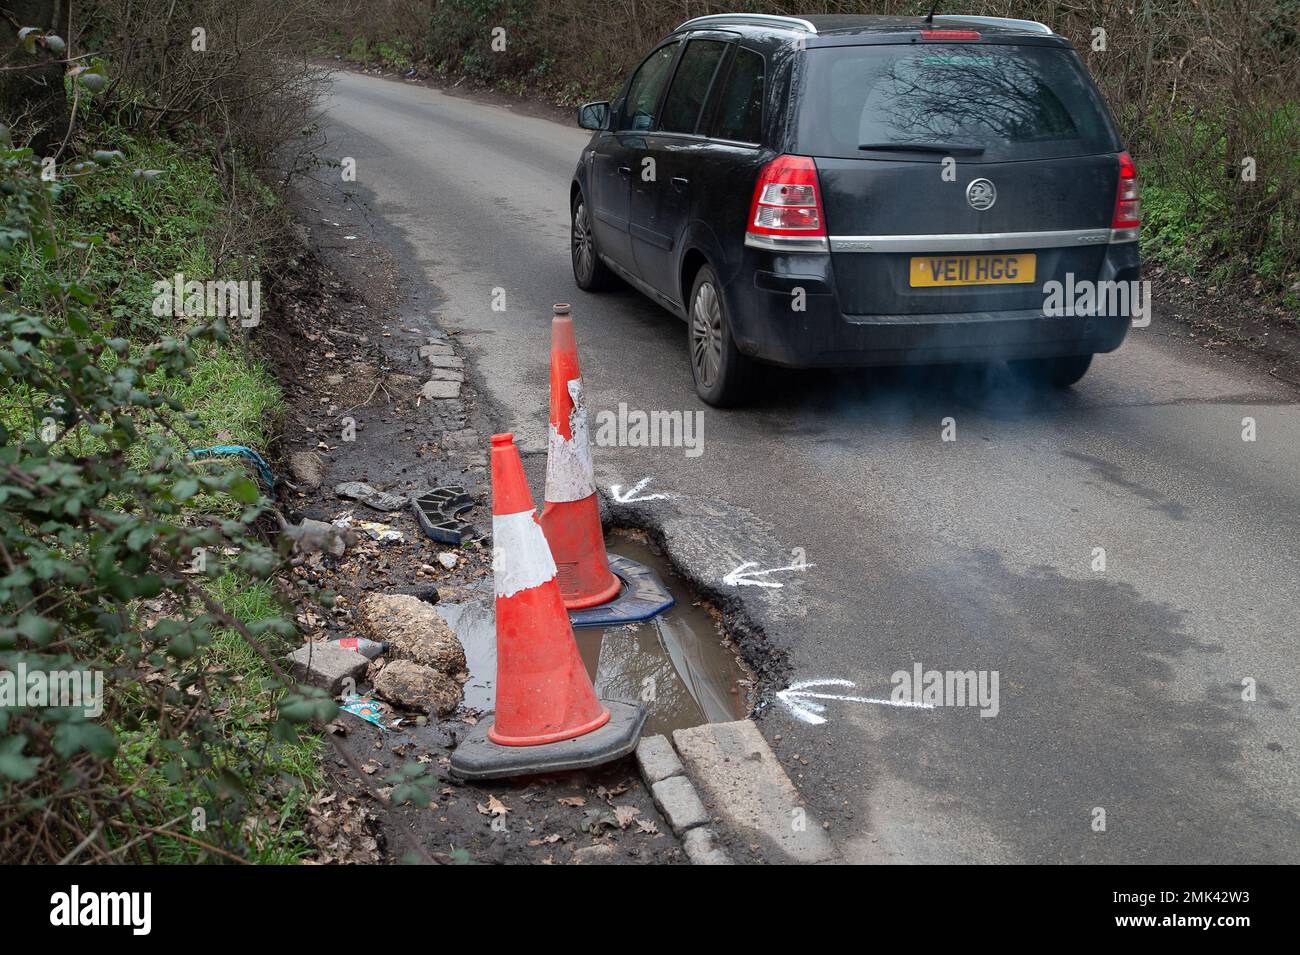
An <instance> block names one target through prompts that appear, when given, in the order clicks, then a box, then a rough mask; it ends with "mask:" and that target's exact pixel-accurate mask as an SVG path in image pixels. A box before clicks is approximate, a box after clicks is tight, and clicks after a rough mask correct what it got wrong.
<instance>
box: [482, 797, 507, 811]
mask: <svg viewBox="0 0 1300 955" xmlns="http://www.w3.org/2000/svg"><path fill="white" fill-rule="evenodd" d="M478 811H479V812H481V813H482V814H483V815H485V816H504V815H505V814H506V813H508V812H509V811H510V807H509V806H507V805H506V804H505V803H503V802H502V801H501V800H500V799H498V798H497V797H496V796H488V803H487V805H486V806H485V805H483V804H482V803H479V804H478Z"/></svg>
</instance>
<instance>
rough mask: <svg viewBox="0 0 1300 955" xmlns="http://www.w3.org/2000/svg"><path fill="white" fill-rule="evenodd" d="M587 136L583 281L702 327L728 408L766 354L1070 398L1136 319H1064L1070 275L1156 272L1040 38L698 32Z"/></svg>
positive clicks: (1057, 41) (582, 185)
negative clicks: (1040, 388)
mask: <svg viewBox="0 0 1300 955" xmlns="http://www.w3.org/2000/svg"><path fill="white" fill-rule="evenodd" d="M578 120H579V124H580V125H581V126H582V127H583V128H585V129H592V130H595V133H594V135H593V136H592V138H591V141H590V143H588V145H587V147H586V148H585V149H584V150H583V152H582V157H581V159H580V160H579V162H578V168H577V172H576V173H575V174H574V178H573V185H572V194H571V208H572V213H573V249H572V251H573V272H574V276H575V278H576V280H577V283H578V285H579V286H580V287H581V288H583V289H587V290H597V289H600V288H602V287H606V286H607V285H608V284H609V283H610V282H611V281H612V280H613V279H614V277H615V276H618V277H620V278H622V279H624V280H625V281H627V282H628V283H630V284H631V285H633V286H634V287H636V288H637V289H639V290H641V291H642V292H643V293H645V294H646V295H648V296H650V297H651V298H653V299H654V300H655V301H657V302H659V303H660V304H662V305H663V306H664V307H665V308H667V309H668V310H669V311H671V312H673V313H674V314H676V315H678V316H679V317H681V318H683V319H685V320H686V322H687V326H688V329H689V342H690V356H691V367H692V371H693V373H694V377H695V384H696V388H697V390H698V392H699V394H700V396H701V397H702V398H703V399H704V400H705V401H708V402H710V403H712V404H718V405H723V404H730V403H735V402H736V401H738V400H741V399H742V398H743V397H744V395H745V394H746V393H747V392H748V391H749V389H750V386H751V385H752V384H753V382H754V379H755V375H756V373H757V371H758V369H759V367H760V366H761V363H763V362H768V363H774V364H778V365H786V366H791V367H816V366H834V365H838V366H868V365H886V364H930V363H951V362H982V361H996V360H1007V361H1010V362H1012V364H1013V366H1014V367H1016V368H1017V369H1018V370H1020V371H1021V372H1024V373H1026V374H1029V375H1034V376H1036V377H1038V378H1039V379H1041V380H1044V381H1048V382H1051V383H1052V384H1055V385H1058V386H1066V385H1070V384H1073V383H1074V382H1075V381H1078V380H1079V378H1081V377H1082V376H1083V375H1084V373H1085V372H1086V371H1087V369H1088V366H1089V363H1090V362H1091V360H1092V355H1093V354H1094V353H1097V352H1107V351H1111V350H1113V349H1115V348H1117V347H1118V346H1119V344H1120V342H1121V341H1122V340H1123V338H1124V335H1125V332H1126V330H1127V328H1128V327H1129V321H1130V317H1131V315H1130V313H1126V314H1113V313H1112V314H1106V313H1105V310H1096V311H1094V312H1091V313H1088V314H1083V315H1079V314H1074V315H1071V316H1068V317H1061V316H1056V315H1052V314H1047V313H1045V309H1044V296H1045V292H1044V286H1045V285H1046V284H1047V283H1050V282H1052V281H1054V280H1055V281H1058V282H1061V283H1066V282H1072V283H1078V282H1080V281H1087V282H1112V283H1119V282H1130V281H1135V280H1136V279H1137V278H1138V276H1139V261H1138V247H1137V235H1138V200H1137V174H1136V169H1135V167H1134V164H1133V162H1132V160H1131V159H1130V158H1129V156H1128V154H1127V153H1125V152H1124V151H1123V146H1122V144H1121V142H1120V139H1119V136H1118V134H1117V132H1116V129H1115V124H1114V122H1113V120H1112V118H1111V116H1110V113H1109V110H1108V109H1107V107H1106V104H1105V102H1104V100H1103V99H1102V97H1101V95H1100V94H1099V92H1098V91H1097V88H1096V86H1095V85H1094V84H1093V82H1092V80H1091V78H1090V77H1089V75H1088V72H1087V70H1086V68H1085V67H1084V65H1083V63H1082V62H1081V61H1080V59H1079V57H1078V55H1077V54H1076V53H1075V52H1074V49H1073V48H1072V46H1071V45H1070V43H1069V41H1067V40H1066V39H1064V38H1063V37H1060V36H1057V35H1056V34H1054V33H1053V32H1052V31H1051V30H1050V29H1049V28H1048V27H1046V26H1044V25H1043V24H1041V23H1036V22H1033V21H1028V20H1009V19H1003V18H996V17H957V16H935V17H933V18H920V17H871V16H810V17H807V18H797V17H785V16H762V15H756V14H723V15H716V16H706V17H699V18H696V19H693V20H690V21H688V22H686V23H683V24H682V25H681V26H680V27H678V28H677V30H675V31H674V32H673V34H672V35H671V36H669V37H667V38H666V39H665V40H663V41H662V42H661V43H660V44H659V45H658V46H656V47H655V48H654V49H653V50H652V51H651V52H650V54H649V56H647V57H646V58H645V59H644V60H643V61H642V62H641V64H640V65H639V66H638V67H637V69H636V70H635V71H634V72H633V74H632V76H631V78H630V79H629V80H628V82H627V84H626V85H625V87H624V88H623V90H622V92H621V94H620V95H619V97H618V99H617V100H615V101H614V103H613V104H609V103H589V104H587V105H585V106H583V107H581V108H580V109H579V111H578Z"/></svg>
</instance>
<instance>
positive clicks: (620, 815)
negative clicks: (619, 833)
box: [614, 806, 641, 829]
mask: <svg viewBox="0 0 1300 955" xmlns="http://www.w3.org/2000/svg"><path fill="white" fill-rule="evenodd" d="M640 814H641V810H640V809H638V808H637V807H636V806H615V807H614V818H615V819H617V820H618V827H619V828H620V829H626V828H627V827H628V826H630V825H631V824H632V820H633V819H635V818H636V817H637V816H639V815H640Z"/></svg>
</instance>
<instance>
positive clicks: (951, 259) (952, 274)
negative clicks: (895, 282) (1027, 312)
mask: <svg viewBox="0 0 1300 955" xmlns="http://www.w3.org/2000/svg"><path fill="white" fill-rule="evenodd" d="M1037 267H1038V256H1036V255H1032V254H1030V253H1024V252H1021V253H1016V254H1014V255H918V256H915V257H913V259H912V264H911V276H910V278H911V281H910V284H911V286H912V288H933V287H934V286H937V285H1016V284H1019V283H1025V282H1032V281H1033V280H1034V273H1035V272H1036V271H1037Z"/></svg>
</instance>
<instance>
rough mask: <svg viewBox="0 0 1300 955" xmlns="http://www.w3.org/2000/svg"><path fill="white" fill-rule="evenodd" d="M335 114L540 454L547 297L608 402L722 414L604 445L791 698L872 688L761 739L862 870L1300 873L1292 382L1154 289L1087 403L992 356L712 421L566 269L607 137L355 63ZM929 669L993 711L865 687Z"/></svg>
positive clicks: (478, 364) (601, 467)
mask: <svg viewBox="0 0 1300 955" xmlns="http://www.w3.org/2000/svg"><path fill="white" fill-rule="evenodd" d="M326 109H327V112H326V119H327V130H328V135H329V139H330V146H329V152H330V154H331V155H334V154H336V155H337V156H339V157H342V156H351V157H353V158H355V159H356V161H357V181H356V182H355V183H350V184H348V185H347V188H348V189H351V190H353V191H354V192H355V193H356V195H357V198H358V200H359V205H360V207H361V208H364V210H365V215H366V216H367V217H368V225H369V227H370V229H371V230H372V232H371V237H372V238H374V239H375V240H377V241H379V242H382V243H383V244H384V246H385V247H387V248H388V249H390V250H391V251H392V253H393V254H394V255H395V257H396V259H397V261H398V262H399V263H400V265H401V267H402V269H403V271H404V272H405V274H406V276H407V278H408V280H409V283H410V288H409V289H406V290H405V291H406V292H407V293H408V301H409V305H410V308H411V311H412V314H418V315H426V316H427V315H429V314H431V313H436V314H437V316H438V318H439V320H440V321H441V322H442V323H443V324H444V326H445V327H446V328H447V329H448V330H449V331H452V332H455V333H458V335H459V341H460V343H461V345H462V347H464V348H465V349H466V351H467V354H468V356H469V358H470V361H471V365H472V372H473V374H474V375H475V377H476V380H478V381H479V383H480V385H481V387H482V388H483V389H484V390H485V392H486V394H487V395H488V397H489V398H490V399H491V400H492V402H493V403H494V404H495V405H496V410H497V412H498V414H499V416H500V420H501V423H502V425H503V426H504V427H506V428H509V429H511V430H513V431H514V432H515V433H516V436H517V438H519V439H520V440H521V443H522V445H523V447H524V449H525V451H527V452H532V453H533V454H534V455H536V454H537V453H538V452H541V451H543V450H544V447H545V435H546V420H547V374H548V370H547V361H548V347H549V325H550V311H551V305H552V303H555V302H566V301H568V302H572V303H573V313H574V322H575V325H576V327H577V331H578V340H579V347H580V352H581V359H582V365H583V372H584V380H585V387H586V395H587V401H588V407H589V412H590V414H591V415H593V416H599V415H600V414H601V413H602V412H611V411H616V410H617V408H618V406H619V403H620V402H623V403H625V404H626V406H627V408H628V410H629V411H638V410H639V411H652V410H664V411H680V412H683V413H689V414H694V413H695V412H702V414H703V419H702V420H703V441H702V445H701V452H702V453H700V454H698V455H694V456H692V455H688V454H687V453H686V451H687V450H689V449H686V448H681V447H676V448H674V447H658V448H655V447H597V448H595V450H594V454H595V466H596V471H597V478H598V481H599V483H600V484H601V486H602V489H607V488H608V487H609V486H610V485H612V484H618V485H622V486H624V488H627V487H628V486H631V485H634V484H636V483H637V482H638V481H640V480H641V479H642V478H646V477H650V478H652V483H651V484H650V485H649V486H648V487H647V488H646V492H658V493H661V494H666V495H671V496H670V497H668V498H663V499H659V500H653V501H645V502H640V503H636V504H633V505H631V506H632V507H634V508H637V509H638V512H639V513H640V514H642V515H644V516H645V517H646V519H648V520H649V521H651V522H652V523H653V524H654V525H655V526H657V527H659V528H661V529H662V532H663V534H664V535H665V539H666V541H667V544H668V545H669V547H670V548H671V550H672V553H673V556H674V558H675V559H676V560H677V561H678V562H679V563H680V564H681V565H682V566H683V567H684V568H685V569H686V570H687V571H689V573H691V574H692V575H693V576H695V577H696V578H697V579H698V580H700V581H702V582H704V583H705V584H707V585H708V586H709V587H712V588H714V589H715V590H716V591H718V592H720V593H724V594H728V595H732V596H737V597H739V598H740V599H742V600H743V601H744V604H743V606H744V610H745V612H746V613H747V614H748V616H749V618H750V619H751V620H752V621H753V622H754V623H755V624H756V625H757V626H760V627H761V628H762V630H763V632H764V634H765V635H766V640H767V641H768V643H769V644H770V646H771V648H772V654H773V658H774V659H775V660H778V661H781V663H782V666H783V668H784V669H783V672H784V673H785V674H786V675H787V676H788V678H789V680H790V681H791V682H799V681H807V680H824V679H833V680H842V681H848V683H847V684H838V685H828V686H823V687H821V688H814V689H816V690H817V691H818V692H826V693H829V694H836V695H841V696H852V697H857V698H858V699H857V700H814V702H820V703H821V704H822V705H824V707H825V710H824V711H823V712H821V713H820V714H817V713H814V714H813V716H814V718H818V719H823V720H824V722H822V723H820V724H816V725H814V724H812V723H809V722H807V720H806V718H805V719H800V718H798V717H797V716H796V715H795V714H794V713H793V712H792V710H791V708H790V707H789V706H788V705H786V703H784V702H783V701H782V700H781V699H778V698H773V699H772V701H771V703H770V705H768V706H767V708H766V709H765V710H764V711H763V712H762V715H761V718H760V721H759V725H760V726H761V728H762V731H763V733H764V734H765V735H766V736H767V738H768V739H769V740H771V741H773V744H774V746H775V748H776V749H777V751H778V753H779V754H780V755H781V756H782V758H783V760H784V761H785V763H786V765H787V766H788V767H789V768H790V771H791V776H792V778H793V779H794V781H795V783H796V785H797V786H798V788H799V790H800V791H801V793H802V795H803V796H804V797H805V799H806V800H807V802H808V804H809V805H810V806H811V807H812V808H813V809H814V810H815V811H816V813H817V814H818V815H819V817H820V818H822V819H825V820H828V821H829V822H830V824H831V829H830V834H831V836H832V839H833V840H834V842H835V844H836V846H837V847H838V848H839V849H840V851H841V852H842V853H843V854H844V856H845V858H846V859H848V860H851V861H888V862H941V861H944V862H946V861H952V862H960V861H988V862H1189V863H1192V862H1195V863H1207V862H1292V863H1294V862H1297V861H1300V817H1298V816H1297V809H1298V808H1300V785H1297V783H1298V778H1297V777H1298V776H1300V773H1297V752H1300V732H1298V728H1300V723H1298V722H1297V719H1296V709H1295V707H1296V701H1297V694H1298V693H1300V655H1298V654H1297V632H1298V631H1300V557H1298V554H1297V551H1298V548H1300V479H1298V476H1300V412H1298V411H1297V396H1296V393H1295V391H1293V390H1291V389H1290V388H1289V387H1288V386H1286V385H1284V384H1282V383H1280V382H1278V381H1276V380H1274V379H1272V378H1270V377H1269V376H1267V375H1266V374H1263V373H1260V372H1257V371H1253V370H1251V369H1250V368H1249V367H1248V366H1246V365H1242V364H1238V363H1233V362H1230V361H1227V360H1223V359H1219V358H1211V357H1207V356H1206V355H1204V354H1203V353H1201V352H1200V351H1197V350H1194V349H1190V348H1188V347H1187V346H1185V345H1180V344H1178V343H1176V342H1173V341H1171V340H1169V339H1168V338H1166V337H1165V336H1163V335H1162V334H1161V331H1160V316H1159V310H1158V309H1159V306H1158V303H1157V314H1156V319H1155V322H1154V324H1153V326H1152V327H1151V328H1149V329H1137V330H1134V331H1133V332H1132V333H1131V335H1130V337H1129V340H1128V341H1127V342H1126V343H1125V345H1124V346H1123V347H1122V348H1121V350H1120V351H1119V352H1117V353H1115V354H1113V355H1109V356H1102V357H1100V358H1099V359H1098V360H1097V362H1096V363H1095V364H1094V367H1093V371H1092V372H1091V373H1090V374H1089V375H1088V377H1087V378H1085V379H1084V380H1083V382H1081V383H1080V384H1079V385H1077V386H1076V387H1075V388H1074V389H1073V390H1072V391H1069V392H1066V393H1058V394H1043V393H1038V392H1030V391H1026V390H1024V389H1023V388H1020V387H1018V386H1016V385H1015V384H1014V383H1013V382H1012V381H1010V380H1009V379H1008V377H1007V376H1006V375H1005V374H1004V373H1002V372H1001V371H999V369H997V368H991V369H987V370H984V371H980V370H974V371H969V370H968V371H953V370H949V371H941V372H937V373H934V372H931V373H925V372H920V373H879V372H848V373H835V374H829V373H824V372H818V373H789V372H783V373H778V374H774V375H773V376H772V377H771V379H770V383H769V386H768V387H767V388H766V389H765V391H764V395H763V397H762V398H761V400H760V402H759V403H758V404H757V405H756V406H754V407H753V408H750V409H744V410H730V411H719V410H715V409H712V408H709V407H707V406H706V405H704V404H703V403H702V402H700V401H699V400H698V399H697V398H696V397H695V393H694V390H693V388H692V386H691V376H690V369H689V366H688V363H687V354H686V327H685V325H684V324H683V323H681V322H680V321H679V320H678V319H676V318H674V317H672V316H671V315H669V314H668V313H666V312H664V311H662V310H660V309H659V308H658V307H656V306H655V305H653V304H651V303H650V302H649V301H648V300H646V299H644V298H642V297H641V296H639V295H637V294H636V293H634V292H631V291H621V292H614V293H609V294H603V295H588V294H585V293H583V292H580V291H579V290H578V289H577V288H576V287H575V286H574V284H573V279H572V274H571V272H570V266H569V252H568V240H569V210H568V194H569V182H570V178H571V176H572V173H573V169H574V165H575V163H576V161H577V157H578V153H579V151H580V150H581V148H582V147H583V145H584V143H585V142H586V141H587V138H588V136H587V134H586V133H584V132H582V131H581V130H579V129H577V128H576V126H566V125H563V124H560V123H556V122H553V121H550V120H547V119H542V118H537V117H531V116H526V115H521V114H520V112H519V111H517V110H513V109H507V108H502V107H499V106H493V105H488V104H486V103H483V102H478V101H475V100H474V99H471V98H463V97H456V96H450V95H445V94H441V93H439V92H436V91H433V90H430V89H427V88H423V87H419V86H414V85H408V84H403V83H399V82H395V81H391V80H384V79H379V78H373V77H366V76H359V75H352V74H342V75H339V76H338V77H337V78H336V81H335V83H334V88H333V93H332V95H331V97H330V98H329V100H328V101H327V104H326ZM495 290H504V303H505V308H504V310H500V311H498V310H494V308H493V304H494V301H495V302H496V303H497V304H500V302H501V298H500V293H499V292H496V291H495ZM945 418H951V419H953V421H952V424H953V425H954V426H955V438H956V440H952V441H945V440H943V434H942V432H943V428H944V423H943V420H944V419H945ZM1245 418H1253V419H1254V421H1255V428H1256V440H1254V441H1245V440H1243V419H1245ZM537 463H538V458H537V457H536V456H534V457H532V458H531V459H530V472H531V473H533V474H537V473H538V471H537ZM535 489H537V490H540V483H538V484H536V485H535ZM1096 548H1104V551H1105V569H1104V571H1102V570H1098V569H1095V567H1096V557H1097V553H1096V550H1095V549H1096ZM796 549H802V551H803V554H804V555H805V558H806V562H807V566H806V567H805V568H804V569H802V570H799V569H794V570H787V571H778V572H775V573H772V574H768V575H765V576H763V577H761V578H758V579H763V580H767V581H770V582H772V583H780V584H781V585H782V586H780V587H760V586H743V585H740V586H736V585H728V584H726V583H724V577H725V576H726V575H727V574H728V572H730V571H732V570H733V569H735V568H736V567H737V566H738V565H740V564H742V563H744V562H748V561H754V562H756V563H755V565H754V566H753V567H751V568H750V569H751V570H764V569H768V568H778V567H783V566H786V565H790V564H792V563H795V562H796V560H797V557H798V555H797V554H795V553H794V552H795V550H796ZM792 555H793V556H792ZM917 665H919V666H920V667H921V669H922V670H939V671H946V670H957V671H965V670H976V671H989V673H990V676H991V672H992V671H996V672H997V674H998V697H997V712H996V715H989V716H982V715H981V709H980V708H979V707H972V706H964V707H959V706H938V707H935V708H933V709H923V708H917V707H896V706H886V705H881V704H879V703H873V702H861V700H871V699H886V700H887V699H889V697H890V694H891V691H892V690H893V685H892V684H891V674H894V673H895V672H896V671H907V672H908V673H911V672H912V671H913V669H914V667H916V666H917ZM1252 681H1253V685H1254V686H1255V687H1256V689H1255V699H1253V700H1247V699H1243V686H1245V685H1249V684H1250V683H1251V682H1252ZM849 684H851V685H849ZM1247 695H1249V694H1247ZM796 702H797V701H796ZM985 709H986V711H988V712H991V708H985ZM796 756H797V758H796ZM1100 811H1104V829H1101V827H1100V823H1101V820H1102V818H1103V817H1102V813H1101V812H1100Z"/></svg>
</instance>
